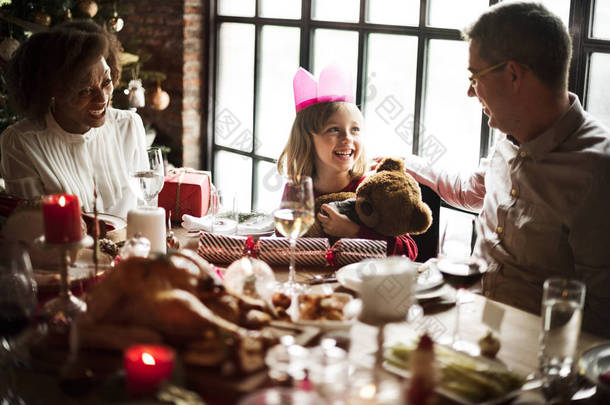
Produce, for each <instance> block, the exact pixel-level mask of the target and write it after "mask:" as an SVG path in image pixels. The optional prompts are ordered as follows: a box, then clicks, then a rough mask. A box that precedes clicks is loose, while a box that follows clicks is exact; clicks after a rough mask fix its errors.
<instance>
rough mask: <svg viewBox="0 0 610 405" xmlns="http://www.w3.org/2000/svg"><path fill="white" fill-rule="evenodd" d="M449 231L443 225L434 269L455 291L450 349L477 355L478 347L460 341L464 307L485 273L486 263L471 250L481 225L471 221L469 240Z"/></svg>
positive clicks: (447, 227)
mask: <svg viewBox="0 0 610 405" xmlns="http://www.w3.org/2000/svg"><path fill="white" fill-rule="evenodd" d="M449 228H450V226H449V224H446V225H445V227H444V228H443V231H442V232H441V237H440V239H439V251H438V259H437V261H436V266H437V267H438V269H439V270H440V271H441V272H442V273H443V276H444V278H445V281H446V282H447V283H448V284H450V285H451V286H452V287H453V288H455V290H456V291H455V304H456V309H455V310H456V315H455V328H454V330H453V336H452V338H451V346H452V347H453V348H454V349H456V350H460V351H464V352H468V353H470V354H472V355H478V354H479V348H478V346H477V345H476V344H474V343H473V342H469V341H467V340H464V339H463V338H462V337H461V335H460V319H461V317H462V312H463V311H464V304H468V303H470V302H472V301H473V297H472V291H471V288H472V287H473V286H474V285H475V284H476V283H477V282H479V281H480V280H481V277H482V275H483V273H484V272H485V271H486V269H487V263H486V261H485V260H484V259H483V258H482V257H481V256H479V255H478V254H477V251H476V250H475V249H474V244H475V241H476V238H477V235H478V234H480V233H481V223H480V221H479V219H478V218H475V219H473V220H472V227H471V228H470V229H469V232H468V233H469V236H470V238H463V237H462V238H460V237H458V236H457V235H455V233H454V232H452V231H451V230H450V229H449Z"/></svg>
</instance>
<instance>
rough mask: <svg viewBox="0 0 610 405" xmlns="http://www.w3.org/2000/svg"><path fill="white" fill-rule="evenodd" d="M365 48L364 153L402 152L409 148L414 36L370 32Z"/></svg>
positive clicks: (369, 155)
mask: <svg viewBox="0 0 610 405" xmlns="http://www.w3.org/2000/svg"><path fill="white" fill-rule="evenodd" d="M367 49H368V55H367V72H366V78H367V79H366V80H367V82H366V94H365V97H364V98H365V100H364V111H363V112H364V115H365V117H366V127H365V128H366V132H365V139H364V144H365V146H366V153H367V156H368V157H378V156H392V155H395V156H398V155H400V156H404V155H405V154H407V153H411V151H412V149H413V109H414V108H413V106H414V103H415V76H416V64H417V37H410V36H399V35H387V34H371V35H369V40H368V46H367ZM390 60H391V61H392V63H388V61H390Z"/></svg>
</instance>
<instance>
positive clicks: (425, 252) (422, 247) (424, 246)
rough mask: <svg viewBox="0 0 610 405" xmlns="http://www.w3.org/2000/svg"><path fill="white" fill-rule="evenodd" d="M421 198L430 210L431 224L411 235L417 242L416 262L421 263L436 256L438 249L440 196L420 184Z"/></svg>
mask: <svg viewBox="0 0 610 405" xmlns="http://www.w3.org/2000/svg"><path fill="white" fill-rule="evenodd" d="M420 188H421V196H422V200H423V201H424V202H425V203H426V204H428V206H429V207H430V210H432V225H430V228H428V230H427V231H426V232H424V233H422V234H420V235H411V236H412V237H413V240H415V243H417V250H418V254H417V259H416V261H417V262H420V263H423V262H425V261H426V260H428V259H430V258H433V257H436V254H437V250H438V238H439V228H440V211H441V198H440V197H439V196H438V194H436V193H435V192H434V190H432V189H431V188H430V187H428V186H424V185H423V184H420Z"/></svg>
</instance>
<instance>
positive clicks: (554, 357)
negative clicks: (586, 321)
mask: <svg viewBox="0 0 610 405" xmlns="http://www.w3.org/2000/svg"><path fill="white" fill-rule="evenodd" d="M585 291H586V287H585V285H584V284H583V283H582V282H580V281H576V280H568V279H563V278H549V279H547V280H546V281H545V282H544V286H543V290H542V331H541V332H540V350H539V355H538V358H539V362H540V373H541V374H542V377H543V379H544V388H543V392H544V395H545V397H546V398H547V400H549V401H567V400H569V398H570V397H571V394H572V390H573V389H574V386H575V383H576V372H575V367H576V363H577V362H576V359H575V355H576V346H577V344H578V335H579V333H580V326H581V323H582V311H583V306H584V303H585Z"/></svg>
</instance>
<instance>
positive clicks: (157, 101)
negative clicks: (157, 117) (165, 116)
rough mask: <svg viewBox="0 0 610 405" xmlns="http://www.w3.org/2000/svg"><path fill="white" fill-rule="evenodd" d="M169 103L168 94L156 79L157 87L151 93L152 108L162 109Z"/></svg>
mask: <svg viewBox="0 0 610 405" xmlns="http://www.w3.org/2000/svg"><path fill="white" fill-rule="evenodd" d="M168 105H169V94H167V92H166V91H164V90H163V89H162V88H161V81H160V80H157V89H156V90H155V93H154V94H153V95H152V108H154V109H155V110H157V111H163V110H165V109H166V108H167V106H168Z"/></svg>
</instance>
